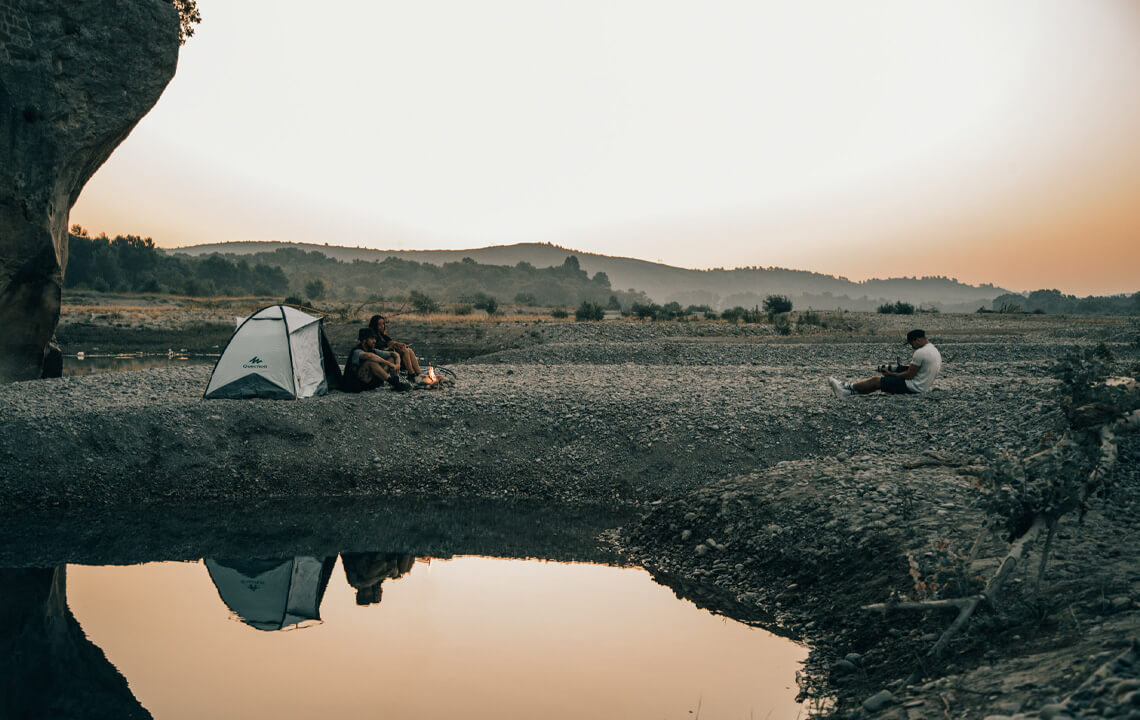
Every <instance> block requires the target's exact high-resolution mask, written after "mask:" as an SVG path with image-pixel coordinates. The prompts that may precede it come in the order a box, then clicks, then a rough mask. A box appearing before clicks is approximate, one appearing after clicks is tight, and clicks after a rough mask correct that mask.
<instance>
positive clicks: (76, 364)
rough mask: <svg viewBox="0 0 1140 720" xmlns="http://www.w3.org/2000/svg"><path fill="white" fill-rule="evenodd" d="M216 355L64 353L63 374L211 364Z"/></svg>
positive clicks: (215, 359)
mask: <svg viewBox="0 0 1140 720" xmlns="http://www.w3.org/2000/svg"><path fill="white" fill-rule="evenodd" d="M217 361H218V357H217V356H216V355H173V356H170V355H138V354H132V355H85V356H83V357H82V358H79V357H76V356H75V355H65V356H64V358H63V374H64V375H93V374H95V373H104V372H121V371H124V370H148V369H150V368H168V367H181V366H184V365H204V364H210V365H213V364H214V363H216V362H217Z"/></svg>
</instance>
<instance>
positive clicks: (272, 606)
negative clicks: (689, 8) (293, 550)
mask: <svg viewBox="0 0 1140 720" xmlns="http://www.w3.org/2000/svg"><path fill="white" fill-rule="evenodd" d="M205 563H206V571H207V572H208V573H209V574H210V580H212V581H213V583H214V587H215V588H217V590H218V596H219V597H220V598H221V599H222V602H224V603H225V604H226V607H228V608H229V609H230V610H231V611H233V613H234V614H235V615H237V616H238V618H240V619H241V621H242V622H243V623H245V624H246V625H249V626H250V627H254V628H257V629H258V630H266V631H273V630H284V629H286V628H289V627H293V626H296V625H301V624H305V623H308V622H309V621H313V620H316V621H319V620H320V619H321V600H323V599H324V596H325V589H326V588H327V587H328V584H329V578H330V577H331V576H332V571H333V567H334V566H335V565H336V556H335V555H333V556H332V557H309V556H299V557H291V558H272V559H240V560H238V559H219V558H211V559H207V560H205Z"/></svg>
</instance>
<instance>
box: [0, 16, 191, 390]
mask: <svg viewBox="0 0 1140 720" xmlns="http://www.w3.org/2000/svg"><path fill="white" fill-rule="evenodd" d="M178 25H179V21H178V14H177V13H176V11H175V9H174V7H173V5H171V3H170V2H169V0H67V2H59V1H58V0H0V382H7V381H12V380H21V379H30V378H37V377H39V376H40V372H41V367H42V365H43V358H44V348H45V347H46V345H47V343H48V341H49V340H50V339H51V335H52V332H53V331H54V329H55V326H56V322H57V321H58V320H59V304H60V291H61V287H62V282H63V270H64V268H65V267H66V265H67V228H68V215H69V213H70V211H71V206H72V205H73V204H74V203H75V201H76V199H77V198H78V197H79V193H80V191H81V190H82V189H83V186H84V184H86V182H87V180H88V179H90V177H91V176H92V175H93V174H94V173H95V171H96V170H97V169H98V168H99V166H100V165H102V164H103V162H104V161H105V160H106V159H107V158H108V157H109V156H110V154H111V152H112V151H113V150H114V149H115V147H117V146H118V144H119V143H120V142H122V141H123V139H124V138H125V137H126V136H127V134H128V133H130V131H131V129H132V128H133V127H134V126H135V124H136V123H138V121H139V119H140V118H142V116H143V115H145V114H146V113H147V112H148V111H149V110H150V109H151V108H152V107H153V106H154V104H155V102H157V101H158V97H159V95H161V94H162V91H163V89H164V88H165V87H166V85H167V83H169V82H170V80H171V78H172V77H174V70H175V66H176V64H177V61H178Z"/></svg>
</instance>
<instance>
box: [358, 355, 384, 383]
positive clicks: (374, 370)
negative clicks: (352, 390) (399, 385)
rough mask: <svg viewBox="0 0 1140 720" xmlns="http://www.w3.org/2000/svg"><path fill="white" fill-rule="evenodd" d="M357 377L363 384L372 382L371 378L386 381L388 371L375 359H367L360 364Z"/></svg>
mask: <svg viewBox="0 0 1140 720" xmlns="http://www.w3.org/2000/svg"><path fill="white" fill-rule="evenodd" d="M357 377H359V378H360V382H362V383H364V384H365V385H367V384H368V383H370V382H372V379H373V378H380V382H387V381H388V371H387V370H385V369H384V366H383V365H381V364H380V363H378V362H376V361H375V360H368V361H366V362H363V363H361V364H360V372H358V373H357Z"/></svg>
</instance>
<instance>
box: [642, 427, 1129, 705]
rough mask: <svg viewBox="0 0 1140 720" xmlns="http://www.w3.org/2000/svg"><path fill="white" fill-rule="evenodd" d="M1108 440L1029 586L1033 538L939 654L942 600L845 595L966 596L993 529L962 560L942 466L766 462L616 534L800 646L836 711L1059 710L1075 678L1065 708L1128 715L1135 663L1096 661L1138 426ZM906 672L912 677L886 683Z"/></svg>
mask: <svg viewBox="0 0 1140 720" xmlns="http://www.w3.org/2000/svg"><path fill="white" fill-rule="evenodd" d="M1121 454H1122V457H1123V458H1124V459H1125V461H1126V462H1128V463H1129V465H1128V467H1126V468H1124V469H1122V470H1121V471H1120V473H1119V477H1118V479H1117V485H1116V490H1115V492H1114V493H1113V495H1112V496H1111V497H1110V498H1108V499H1101V500H1097V501H1095V502H1094V503H1093V505H1092V507H1091V508H1090V511H1089V513H1088V514H1087V515H1086V516H1085V517H1084V518H1083V519H1081V520H1078V519H1076V518H1068V519H1066V520H1065V521H1063V522H1062V523H1061V525H1060V527H1059V532H1058V534H1057V538H1056V541H1055V543H1054V545H1053V551H1052V553H1051V557H1050V564H1049V566H1048V571H1047V575H1046V579H1045V581H1044V583H1043V585H1042V587H1041V588H1036V587H1035V586H1034V585H1033V583H1034V581H1035V577H1036V573H1037V568H1038V562H1039V559H1040V557H1039V555H1038V554H1037V553H1039V552H1040V548H1039V547H1038V546H1034V547H1033V548H1032V550H1031V556H1030V557H1031V560H1030V561H1029V562H1027V563H1023V564H1022V565H1021V566H1020V567H1019V568H1018V570H1017V572H1016V574H1015V576H1014V578H1013V580H1012V581H1011V582H1010V583H1009V586H1008V588H1007V589H1006V590H1005V591H1004V592H1003V593H1002V594H1001V596H1000V597H996V598H994V600H995V603H994V605H993V606H992V607H987V608H986V609H985V610H984V611H983V612H982V613H981V614H979V616H978V617H977V618H976V619H975V620H974V622H973V624H972V626H971V627H970V628H969V629H968V631H967V632H965V633H964V634H963V635H961V636H960V637H958V638H957V639H956V640H955V641H954V642H953V643H952V644H951V646H950V648H949V652H948V653H947V655H946V657H944V658H943V659H942V660H941V661H939V662H932V661H930V660H928V659H926V658H925V655H926V653H927V651H928V650H929V649H930V648H931V646H932V645H933V644H934V643H935V641H936V640H937V638H938V637H939V636H940V635H941V633H942V632H943V631H944V630H946V628H947V627H948V626H949V625H950V622H951V620H953V618H954V612H949V613H947V612H945V611H932V612H926V613H916V612H902V611H895V612H892V613H889V614H886V615H884V614H880V613H877V612H868V611H865V610H863V609H862V607H863V606H864V605H868V604H872V603H879V602H883V601H885V600H887V599H889V598H891V597H892V596H895V597H919V598H921V597H924V596H925V595H924V591H923V589H922V588H920V586H919V582H920V581H921V582H923V583H926V584H927V585H926V586H925V588H926V589H927V590H929V591H930V592H937V594H938V595H939V596H942V597H960V596H966V595H969V594H972V593H975V592H978V591H979V590H980V587H981V584H982V582H984V579H985V578H986V577H988V576H989V575H990V574H992V573H993V572H994V570H995V569H996V567H997V564H998V558H1000V557H1002V556H1003V555H1004V553H1005V551H1006V549H1007V546H1006V545H1005V543H1004V542H1003V540H1002V538H1000V537H998V536H992V537H991V536H983V537H984V540H985V542H983V544H982V545H981V546H980V548H979V550H978V552H977V555H976V557H975V558H974V559H973V560H972V562H968V563H967V562H965V561H964V560H963V558H964V557H965V556H966V555H967V552H968V548H969V547H970V546H971V544H972V542H973V541H974V539H975V538H976V537H977V535H978V532H979V529H980V527H981V523H982V521H983V520H984V518H985V515H984V513H983V511H982V510H981V509H980V507H979V506H980V505H981V504H982V497H981V494H980V493H979V492H978V491H977V490H976V488H975V487H974V478H972V477H970V476H963V475H959V474H957V470H956V469H955V468H950V467H945V466H929V467H920V468H913V469H908V468H907V467H906V465H907V464H910V463H908V461H913V460H914V459H915V458H913V457H907V456H900V455H891V454H883V455H877V456H870V455H866V456H857V457H854V458H850V459H848V458H844V457H842V456H841V457H840V458H825V459H820V460H814V461H799V462H787V463H780V464H778V465H776V466H775V467H773V468H770V469H767V470H765V471H762V472H760V473H755V474H750V475H747V476H741V477H739V478H735V479H732V480H728V481H724V482H720V483H714V484H711V485H709V486H706V487H703V488H700V489H698V490H696V491H694V492H692V493H689V494H687V495H686V496H685V497H682V498H678V499H675V500H672V501H668V502H664V503H661V504H660V505H657V506H655V507H653V508H652V510H651V511H650V512H649V513H647V514H646V515H645V516H643V517H642V518H641V520H640V521H639V522H637V523H633V524H631V525H630V526H628V527H627V528H626V529H625V531H624V532H623V535H622V544H623V548H624V550H625V551H626V552H628V553H629V554H630V555H631V557H632V558H633V559H634V560H635V561H637V562H639V563H641V564H643V565H644V566H645V567H647V568H648V569H649V570H650V571H651V572H652V573H653V575H654V576H655V577H656V578H657V579H658V580H659V581H661V582H663V583H665V584H667V585H670V586H672V587H673V588H674V589H675V590H676V591H677V592H678V594H680V595H683V596H685V597H688V598H690V599H693V600H694V601H696V602H698V604H701V605H703V606H705V607H708V608H710V609H712V610H714V611H715V612H720V613H724V614H726V615H729V616H732V617H736V618H740V619H745V620H749V621H753V622H758V623H761V624H765V625H767V626H769V627H771V626H775V627H776V628H777V630H776V631H777V632H782V633H784V634H786V635H789V636H791V637H794V638H797V639H799V640H801V641H803V642H806V643H808V644H810V646H811V648H812V652H811V656H810V658H809V660H808V662H807V665H806V667H805V670H804V673H803V674H802V676H801V679H800V682H801V690H802V691H803V692H804V693H805V695H806V696H808V697H815V698H825V697H828V698H831V699H833V700H834V701H836V702H837V705H836V707H837V708H838V710H839V713H840V715H841V716H848V713H852V714H851V715H850V716H852V717H856V716H860V715H869V714H875V715H876V716H877V717H888V718H897V719H899V720H901V719H903V718H908V719H913V718H926V717H943V716H949V717H955V718H958V717H961V718H982V717H988V716H993V717H1003V716H1006V715H1015V714H1017V713H1022V714H1021V715H1018V717H1025V718H1037V717H1054V716H1056V717H1062V715H1060V714H1057V713H1060V712H1061V710H1060V709H1058V708H1059V706H1056V705H1057V703H1059V702H1060V701H1061V700H1063V699H1065V698H1068V697H1069V696H1070V695H1073V694H1074V693H1077V691H1078V689H1079V688H1081V687H1084V688H1085V689H1083V690H1081V691H1080V693H1077V696H1078V699H1076V700H1073V703H1072V707H1076V708H1080V710H1081V712H1082V713H1083V714H1082V715H1081V717H1089V718H1091V717H1118V716H1119V717H1130V715H1129V712H1131V711H1132V710H1131V709H1130V708H1133V705H1132V703H1133V701H1134V700H1136V699H1137V698H1140V696H1136V695H1129V693H1131V692H1134V691H1136V690H1137V689H1140V684H1137V673H1138V672H1140V664H1135V665H1134V664H1133V661H1130V660H1129V659H1128V658H1129V657H1132V655H1129V654H1128V653H1127V652H1125V658H1124V660H1122V661H1116V660H1113V658H1116V657H1117V656H1118V655H1119V654H1120V653H1121V651H1122V650H1124V651H1126V650H1127V648H1128V646H1129V644H1130V643H1131V642H1132V640H1133V639H1134V638H1136V637H1138V635H1140V612H1137V600H1138V599H1140V565H1138V563H1137V559H1136V557H1135V555H1134V553H1133V552H1132V548H1135V547H1136V546H1137V544H1138V543H1140V468H1138V467H1137V461H1138V460H1140V438H1136V437H1134V436H1133V437H1129V438H1127V439H1125V440H1124V441H1123V442H1122V443H1121ZM1133 655H1136V657H1135V658H1134V660H1140V654H1136V653H1133ZM1106 661H1107V665H1106V667H1103V668H1102V664H1105V663H1106ZM915 671H917V672H918V673H919V674H920V675H921V676H922V678H923V679H922V681H921V682H919V683H918V684H916V685H914V686H911V687H906V688H900V681H901V680H902V679H903V678H905V677H907V676H909V675H910V674H911V673H912V672H915ZM1102 671H1103V672H1102ZM1098 672H1099V673H1100V675H1097V673H1098ZM1086 683H1087V686H1085V685H1082V684H1086ZM883 690H887V691H888V692H891V691H893V693H892V694H891V697H890V700H889V701H887V702H883V703H882V705H881V706H880V707H878V708H877V709H876V711H875V712H874V713H869V712H868V711H867V710H866V709H864V706H863V705H862V703H863V702H864V701H865V700H867V699H868V698H870V697H872V696H874V695H876V694H878V693H881V692H882V691H883ZM880 697H885V696H883V695H880ZM1051 704H1053V705H1054V706H1056V707H1052V709H1050V706H1051ZM872 705H874V703H872Z"/></svg>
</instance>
